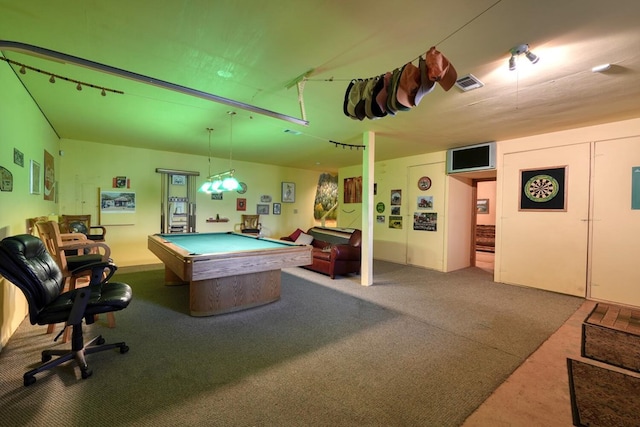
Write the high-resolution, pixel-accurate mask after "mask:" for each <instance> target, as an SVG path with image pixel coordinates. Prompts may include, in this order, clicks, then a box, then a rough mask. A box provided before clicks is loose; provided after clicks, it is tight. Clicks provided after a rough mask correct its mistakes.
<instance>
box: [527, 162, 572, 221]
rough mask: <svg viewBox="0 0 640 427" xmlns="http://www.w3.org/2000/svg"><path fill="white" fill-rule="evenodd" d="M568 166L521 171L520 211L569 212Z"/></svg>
mask: <svg viewBox="0 0 640 427" xmlns="http://www.w3.org/2000/svg"><path fill="white" fill-rule="evenodd" d="M566 186H567V166H558V167H553V168H547V169H521V170H520V202H519V203H520V206H519V209H518V210H520V211H556V212H566V210H567V188H566Z"/></svg>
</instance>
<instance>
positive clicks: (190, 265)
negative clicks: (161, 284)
mask: <svg viewBox="0 0 640 427" xmlns="http://www.w3.org/2000/svg"><path fill="white" fill-rule="evenodd" d="M243 238H254V237H248V236H243ZM265 240H271V239H265ZM273 242H276V243H278V245H279V247H278V248H271V249H260V250H247V251H236V252H217V253H209V254H192V253H190V252H189V251H187V250H185V249H184V248H182V247H180V246H178V245H175V244H173V243H171V242H169V241H168V240H166V239H165V238H164V237H163V236H162V235H157V234H154V235H150V236H149V239H148V248H149V250H150V251H151V252H153V254H154V255H156V256H157V257H158V258H160V260H161V261H162V262H163V263H164V266H165V282H166V284H167V285H176V284H185V283H189V311H190V314H191V315H192V316H213V315H216V314H223V313H229V312H233V311H238V310H244V309H247V308H251V307H256V306H260V305H263V304H268V303H271V302H274V301H277V300H279V299H280V276H281V269H282V268H287V267H298V266H302V265H309V264H311V262H312V258H311V246H309V245H304V246H300V245H293V244H291V245H289V244H284V245H282V243H286V242H282V241H279V240H273Z"/></svg>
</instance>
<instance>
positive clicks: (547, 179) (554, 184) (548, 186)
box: [524, 175, 560, 202]
mask: <svg viewBox="0 0 640 427" xmlns="http://www.w3.org/2000/svg"><path fill="white" fill-rule="evenodd" d="M559 187H560V186H559V185H558V181H557V180H556V179H555V178H554V177H552V176H549V175H536V176H533V177H531V179H529V181H527V184H526V185H525V187H524V193H525V195H526V196H527V198H529V200H531V201H534V202H548V201H549V200H551V199H553V198H554V197H556V195H557V194H558V190H559Z"/></svg>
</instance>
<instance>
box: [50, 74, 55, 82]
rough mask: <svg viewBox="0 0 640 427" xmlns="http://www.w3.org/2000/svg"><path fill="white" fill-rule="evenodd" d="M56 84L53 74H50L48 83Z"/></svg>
mask: <svg viewBox="0 0 640 427" xmlns="http://www.w3.org/2000/svg"><path fill="white" fill-rule="evenodd" d="M55 82H56V78H55V77H53V74H51V77H49V83H55Z"/></svg>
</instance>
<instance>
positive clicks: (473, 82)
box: [456, 74, 484, 92]
mask: <svg viewBox="0 0 640 427" xmlns="http://www.w3.org/2000/svg"><path fill="white" fill-rule="evenodd" d="M456 86H458V88H460V89H462V90H463V91H465V92H467V91H470V90H473V89H478V88H479V87H482V86H484V83H482V82H481V81H480V80H478V78H477V77H476V76H474V75H473V74H467V75H466V76H463V77H460V78H459V79H458V80H456Z"/></svg>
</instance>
